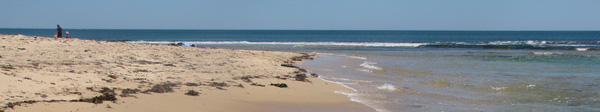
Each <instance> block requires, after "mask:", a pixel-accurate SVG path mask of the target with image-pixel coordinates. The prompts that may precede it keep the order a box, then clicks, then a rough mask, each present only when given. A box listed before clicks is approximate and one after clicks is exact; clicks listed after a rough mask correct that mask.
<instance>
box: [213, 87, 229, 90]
mask: <svg viewBox="0 0 600 112" xmlns="http://www.w3.org/2000/svg"><path fill="white" fill-rule="evenodd" d="M215 88H217V89H219V90H227V89H225V88H222V87H215Z"/></svg>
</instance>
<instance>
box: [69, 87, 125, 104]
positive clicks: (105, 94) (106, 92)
mask: <svg viewBox="0 0 600 112" xmlns="http://www.w3.org/2000/svg"><path fill="white" fill-rule="evenodd" d="M92 91H93V89H92ZM97 92H99V93H102V95H100V96H95V97H93V98H82V99H79V100H71V102H88V103H94V104H100V103H103V101H116V100H117V97H115V95H116V93H115V91H114V89H109V88H108V87H102V90H100V91H97Z"/></svg>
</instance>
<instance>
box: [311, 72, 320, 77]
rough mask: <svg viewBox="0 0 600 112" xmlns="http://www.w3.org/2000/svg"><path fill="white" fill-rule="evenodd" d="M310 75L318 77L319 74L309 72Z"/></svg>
mask: <svg viewBox="0 0 600 112" xmlns="http://www.w3.org/2000/svg"><path fill="white" fill-rule="evenodd" d="M310 75H312V76H314V77H319V75H317V74H316V73H312V74H310Z"/></svg>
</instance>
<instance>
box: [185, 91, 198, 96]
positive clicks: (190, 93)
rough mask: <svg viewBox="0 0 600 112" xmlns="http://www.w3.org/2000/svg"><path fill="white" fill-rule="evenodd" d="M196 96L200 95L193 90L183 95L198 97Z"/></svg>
mask: <svg viewBox="0 0 600 112" xmlns="http://www.w3.org/2000/svg"><path fill="white" fill-rule="evenodd" d="M198 94H200V92H196V91H194V90H188V91H187V92H185V95H190V96H198Z"/></svg>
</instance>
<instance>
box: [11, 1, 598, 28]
mask: <svg viewBox="0 0 600 112" xmlns="http://www.w3.org/2000/svg"><path fill="white" fill-rule="evenodd" d="M56 24H60V25H61V26H62V27H63V28H67V29H74V28H76V29H79V28H81V29H283V30H595V31H597V30H600V0H2V1H1V2H0V28H55V27H56Z"/></svg>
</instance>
